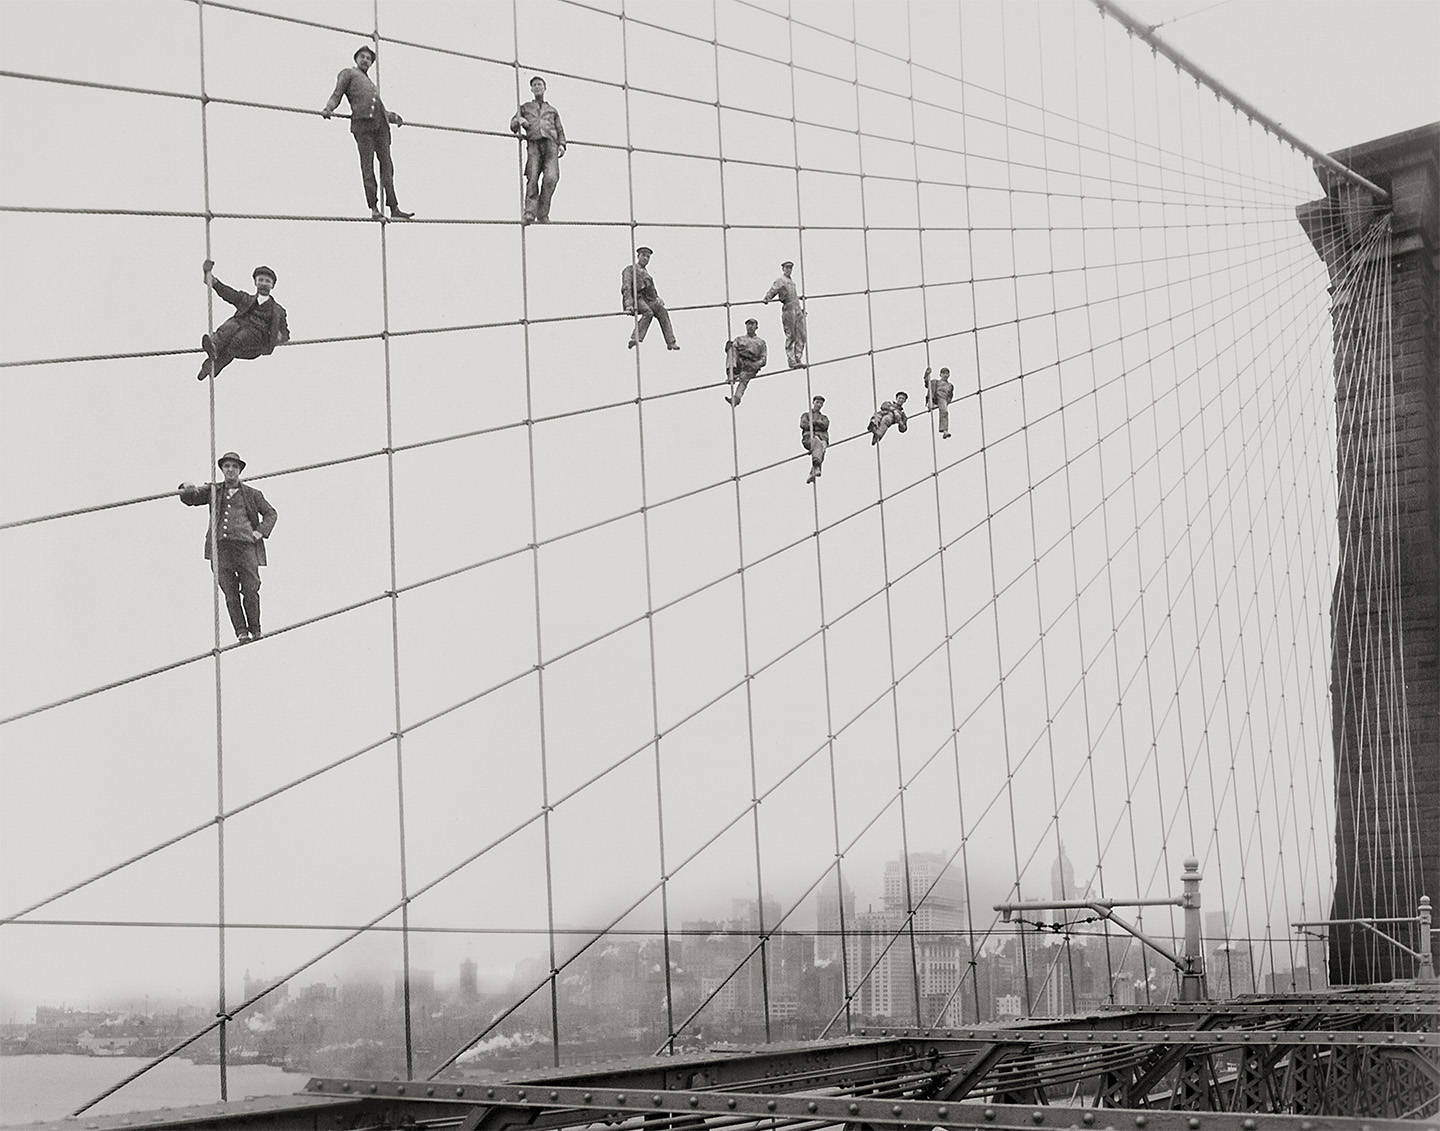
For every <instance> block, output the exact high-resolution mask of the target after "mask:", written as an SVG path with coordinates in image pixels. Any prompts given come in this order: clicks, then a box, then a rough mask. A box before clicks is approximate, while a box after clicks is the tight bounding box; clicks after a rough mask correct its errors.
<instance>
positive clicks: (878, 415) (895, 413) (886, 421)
mask: <svg viewBox="0 0 1440 1131" xmlns="http://www.w3.org/2000/svg"><path fill="white" fill-rule="evenodd" d="M909 397H910V394H909V393H907V392H905V391H904V390H901V391H900V392H898V393H896V394H895V399H894V400H893V401H884V402H883V403H882V404H881V405H880V407H879V408H877V409H876V410H875V412H874V414H873V415H872V416H871V417H870V443H871V444H872V445H873V444H878V443H879V442H880V441H881V440H883V439H885V433H886V432H887V431H888V430H889V428H890V426H891V425H892V424H893V425H895V427H897V428H899V429H900V431H902V432H904V431H907V430H908V429H909V427H910V418H909V417H908V416H906V415H905V402H906V400H908V399H909Z"/></svg>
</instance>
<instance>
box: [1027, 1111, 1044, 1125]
mask: <svg viewBox="0 0 1440 1131" xmlns="http://www.w3.org/2000/svg"><path fill="white" fill-rule="evenodd" d="M1030 1122H1031V1123H1044V1122H1045V1113H1044V1112H1043V1111H1032V1112H1031V1113H1030Z"/></svg>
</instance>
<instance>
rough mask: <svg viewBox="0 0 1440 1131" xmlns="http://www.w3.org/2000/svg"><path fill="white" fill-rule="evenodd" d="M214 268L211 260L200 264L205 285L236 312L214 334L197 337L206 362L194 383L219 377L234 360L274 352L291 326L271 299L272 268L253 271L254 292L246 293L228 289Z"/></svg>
mask: <svg viewBox="0 0 1440 1131" xmlns="http://www.w3.org/2000/svg"><path fill="white" fill-rule="evenodd" d="M214 266H215V261H214V260H213V259H207V260H205V262H204V263H202V264H201V265H200V269H201V271H203V272H204V273H205V285H206V286H207V287H210V288H212V289H213V290H214V291H215V293H216V294H217V295H219V296H220V297H221V298H223V299H224V300H225V301H226V302H228V303H229V304H230V305H231V306H233V307H234V308H235V313H234V314H233V315H231V316H230V317H229V318H227V319H226V320H225V321H224V322H222V323H221V324H220V325H219V326H217V327H216V328H215V332H214V333H213V334H203V335H201V337H200V347H201V348H202V349H203V350H204V351H205V354H206V357H205V360H204V361H202V362H201V363H200V372H199V373H197V374H195V380H197V381H203V380H205V378H206V377H212V376H213V377H218V376H220V371H221V370H222V369H224V368H225V367H226V366H227V365H229V364H230V363H231V362H232V361H234V360H235V359H236V358H244V359H246V360H253V359H255V358H257V357H261V356H263V355H265V354H269V353H274V352H275V347H276V346H283V345H284V344H285V343H286V342H288V341H289V340H290V324H289V322H288V321H287V319H286V317H285V308H284V307H283V306H281V305H280V304H279V303H278V302H276V301H275V300H274V299H273V298H271V297H270V290H271V288H272V287H274V286H275V270H274V268H271V267H265V266H260V267H257V268H255V270H254V272H253V274H252V277H253V279H254V280H255V293H254V294H253V295H252V294H246V293H245V292H244V291H237V290H236V289H235V288H234V287H227V286H226V285H225V284H224V283H222V282H221V281H220V280H219V279H217V278H215V277H214V276H213V275H212V274H211V273H210V271H211V268H213V267H214Z"/></svg>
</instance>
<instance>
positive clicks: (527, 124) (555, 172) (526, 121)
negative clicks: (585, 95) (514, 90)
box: [510, 75, 565, 224]
mask: <svg viewBox="0 0 1440 1131" xmlns="http://www.w3.org/2000/svg"><path fill="white" fill-rule="evenodd" d="M530 94H531V95H532V97H531V99H530V101H529V102H522V103H521V104H520V109H518V110H516V111H515V116H514V117H513V118H511V119H510V132H511V133H512V134H518V133H520V131H521V130H522V129H523V130H524V131H525V133H524V137H525V211H524V213H523V216H522V221H523V222H524V223H526V224H529V223H530V222H531V221H534V220H538V221H540V223H542V224H548V223H550V198H551V197H553V196H554V195H555V186H556V185H558V184H559V183H560V158H562V157H564V156H565V127H564V126H563V125H561V124H560V111H559V110H557V109H555V107H554V106H552V105H551V104H550V103H548V102H546V101H545V80H544V79H542V78H541V77H540V76H539V75H536V76H535V77H534V78H532V79H531V80H530Z"/></svg>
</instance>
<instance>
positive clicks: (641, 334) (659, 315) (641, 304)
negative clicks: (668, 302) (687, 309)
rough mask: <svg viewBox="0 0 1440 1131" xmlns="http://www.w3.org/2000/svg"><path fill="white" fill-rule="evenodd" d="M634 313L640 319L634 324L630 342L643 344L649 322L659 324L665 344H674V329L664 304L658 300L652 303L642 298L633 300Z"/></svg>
mask: <svg viewBox="0 0 1440 1131" xmlns="http://www.w3.org/2000/svg"><path fill="white" fill-rule="evenodd" d="M635 313H636V314H638V315H639V316H640V317H639V319H638V320H637V321H636V324H635V332H634V334H633V335H632V336H631V338H630V340H631V341H632V342H643V341H644V340H645V333H646V331H648V330H649V329H650V323H651V321H652V320H653V321H658V322H659V323H660V332H661V333H662V334H664V335H665V344H666V345H667V346H673V345H674V344H675V329H674V327H672V326H671V325H670V312H669V311H668V310H666V309H665V304H664V303H663V302H661V301H660V300H659V299H658V298H657V299H655V300H654V301H653V302H647V301H646V300H645V299H643V298H637V299H636V300H635Z"/></svg>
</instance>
